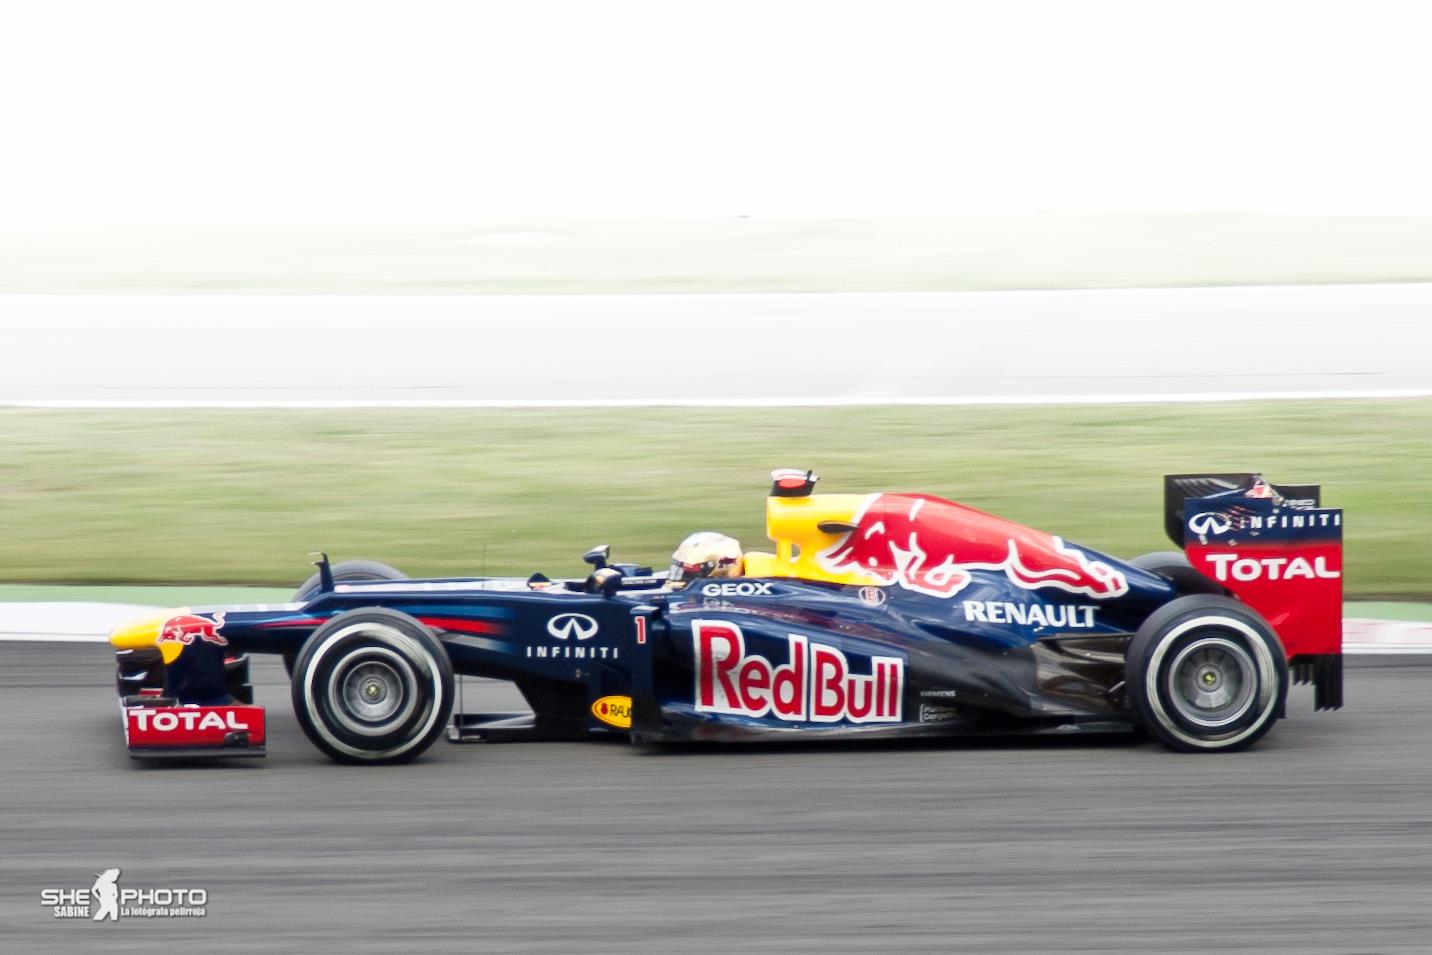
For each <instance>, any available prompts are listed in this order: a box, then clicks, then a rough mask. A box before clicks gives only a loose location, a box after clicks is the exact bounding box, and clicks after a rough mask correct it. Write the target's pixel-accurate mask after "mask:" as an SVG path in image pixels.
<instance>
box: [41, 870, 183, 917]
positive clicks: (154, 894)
mask: <svg viewBox="0 0 1432 955" xmlns="http://www.w3.org/2000/svg"><path fill="white" fill-rule="evenodd" d="M119 875H120V870H119V869H117V868H116V869H105V870H104V871H103V872H100V873H98V874H97V875H96V876H95V880H94V885H93V886H91V887H90V888H88V889H41V890H40V904H41V905H43V906H46V907H47V908H49V909H50V910H51V911H52V912H53V914H54V916H55V918H57V919H89V920H90V921H92V922H106V921H107V922H118V921H119V919H120V916H126V917H137V918H202V917H203V916H205V915H207V914H208V909H207V906H208V904H209V892H208V890H207V889H193V888H160V889H121V888H120V887H119Z"/></svg>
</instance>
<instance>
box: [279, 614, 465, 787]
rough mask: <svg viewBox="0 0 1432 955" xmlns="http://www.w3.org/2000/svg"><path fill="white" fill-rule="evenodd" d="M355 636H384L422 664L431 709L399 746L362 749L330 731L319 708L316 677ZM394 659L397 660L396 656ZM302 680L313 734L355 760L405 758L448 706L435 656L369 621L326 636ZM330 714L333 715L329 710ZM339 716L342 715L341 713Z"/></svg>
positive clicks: (408, 638)
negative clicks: (334, 652)
mask: <svg viewBox="0 0 1432 955" xmlns="http://www.w3.org/2000/svg"><path fill="white" fill-rule="evenodd" d="M355 633H371V634H381V635H382V637H383V638H384V639H385V640H387V641H389V642H390V643H391V644H393V645H394V646H398V647H402V648H403V649H404V650H405V652H406V653H407V654H409V655H410V657H411V658H412V659H415V660H420V661H422V662H421V664H420V666H421V669H422V682H424V683H426V684H427V685H428V688H429V690H430V692H431V694H432V697H431V699H430V700H429V702H428V705H427V706H426V707H425V708H424V710H423V713H424V714H425V715H424V717H423V723H422V725H421V726H420V727H418V728H417V730H416V731H415V732H413V733H411V734H407V735H405V736H404V738H403V739H402V740H401V741H400V742H398V743H396V744H395V745H393V746H391V747H389V748H387V749H383V750H371V749H363V748H360V747H358V746H355V745H353V744H352V743H350V742H346V741H344V740H342V739H340V738H339V737H337V736H335V735H334V733H333V727H331V726H330V725H329V724H328V722H327V720H326V714H325V712H324V711H323V709H321V708H320V704H319V695H320V690H321V689H322V688H321V687H319V686H316V685H315V682H316V681H315V680H314V675H315V674H316V673H317V672H318V669H319V667H320V666H321V661H322V660H323V659H324V658H325V657H327V656H328V655H329V654H330V653H332V652H333V651H334V650H335V648H337V647H338V646H339V645H340V644H341V643H342V642H343V641H344V640H345V639H346V638H348V637H350V636H352V635H353V634H355ZM394 656H396V654H395V655H394ZM301 676H302V680H301V681H300V683H299V685H298V693H299V695H300V697H301V699H302V701H303V703H302V705H303V708H304V710H305V711H306V712H307V713H309V714H311V723H310V725H311V727H312V729H313V731H314V732H315V733H316V734H317V735H318V736H320V737H322V740H323V744H326V745H327V746H330V747H332V748H333V749H334V750H336V751H337V752H339V753H342V754H343V755H345V756H351V757H353V758H355V759H362V760H379V759H391V758H395V757H398V756H401V755H403V754H404V753H406V752H408V751H409V750H411V749H413V748H414V747H415V746H417V745H418V744H419V743H421V742H423V741H424V740H425V739H426V738H427V735H428V733H429V732H431V731H432V729H433V726H434V725H435V724H436V723H437V721H438V717H439V716H440V715H441V714H443V713H444V712H446V709H447V706H448V702H447V695H448V694H447V687H446V686H445V685H444V682H443V675H442V671H441V670H440V669H439V668H438V666H437V661H435V660H434V659H433V658H432V654H431V653H429V652H428V651H427V649H426V648H425V647H424V646H423V645H422V644H421V643H419V642H418V641H417V640H415V639H413V637H411V636H409V635H408V634H406V633H404V632H402V631H401V630H399V629H397V628H396V627H393V626H390V625H388V624H384V623H378V622H376V621H371V620H368V621H363V622H361V623H354V624H352V625H350V626H347V627H341V628H339V629H337V630H335V631H334V632H333V633H330V634H328V635H326V636H325V637H324V638H323V640H322V642H321V643H320V644H319V645H318V646H317V647H316V648H315V649H314V651H313V655H312V656H311V657H309V659H308V662H307V664H306V665H305V667H304V669H303V673H302V674H301ZM329 685H330V686H331V685H332V684H331V683H330V684H329ZM419 685H420V684H414V687H415V688H416V687H417V686H419ZM335 695H336V694H335ZM414 695H415V696H416V695H417V694H416V693H415V694H414ZM329 701H330V702H331V701H332V697H331V696H330V697H329ZM408 705H409V707H412V706H413V703H412V702H411V700H410V702H409V704H408ZM328 712H332V711H331V710H329V711H328ZM339 712H340V713H341V711H339Z"/></svg>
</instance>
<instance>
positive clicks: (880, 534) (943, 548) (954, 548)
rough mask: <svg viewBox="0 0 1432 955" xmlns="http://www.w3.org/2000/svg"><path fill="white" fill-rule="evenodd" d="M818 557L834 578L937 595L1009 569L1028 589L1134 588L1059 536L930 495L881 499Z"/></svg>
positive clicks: (1114, 591) (1096, 592) (1116, 592)
mask: <svg viewBox="0 0 1432 955" xmlns="http://www.w3.org/2000/svg"><path fill="white" fill-rule="evenodd" d="M817 559H818V560H819V561H820V563H821V566H823V567H824V568H825V569H826V570H828V571H830V572H831V573H837V574H840V573H850V572H858V573H859V574H861V575H862V576H864V577H866V578H868V579H869V580H871V581H872V582H875V583H878V584H880V585H882V586H889V585H891V584H899V585H900V586H901V587H904V588H905V589H906V590H913V591H916V592H918V593H922V594H928V595H929V596H932V597H952V596H954V595H955V594H957V593H959V592H960V591H961V590H963V589H964V588H965V587H966V586H968V584H969V582H970V580H971V579H972V578H971V576H970V571H973V570H1002V571H1004V573H1005V576H1007V577H1008V578H1009V579H1010V580H1011V581H1013V582H1014V583H1015V584H1016V585H1017V586H1020V587H1023V588H1025V589H1027V590H1034V589H1037V588H1041V587H1052V588H1055V589H1057V590H1063V591H1065V592H1067V593H1071V594H1085V595H1087V596H1090V597H1103V598H1108V597H1118V596H1121V595H1123V594H1125V593H1127V592H1128V590H1129V582H1128V580H1127V578H1125V576H1124V575H1123V574H1122V573H1120V572H1119V571H1118V570H1116V569H1114V568H1113V567H1111V566H1110V565H1109V564H1107V563H1105V562H1103V561H1101V560H1094V559H1092V558H1090V557H1089V556H1087V555H1086V554H1084V553H1083V552H1082V551H1080V550H1078V549H1077V548H1074V547H1070V546H1069V545H1068V544H1065V543H1064V541H1063V539H1061V538H1059V537H1054V536H1052V535H1050V534H1045V533H1043V532H1042V531H1036V530H1033V529H1032V528H1028V527H1022V526H1020V525H1018V524H1014V523H1012V522H1010V521H1006V520H1003V519H1002V518H998V517H995V516H993V515H991V514H985V513H984V512H982V511H977V510H975V509H974V508H969V507H965V506H963V505H960V504H955V503H954V502H952V501H945V500H941V499H940V498H937V497H928V496H926V495H923V494H876V495H873V496H872V497H871V498H870V499H869V500H868V501H867V502H866V504H865V506H864V507H862V508H861V510H860V513H859V514H857V515H856V519H855V524H854V526H853V527H852V528H851V530H849V531H848V532H847V533H846V534H845V536H843V537H842V538H841V539H840V540H839V541H838V542H837V543H836V544H835V545H834V546H832V547H830V548H828V549H827V550H825V551H822V552H821V553H820V554H819V555H817Z"/></svg>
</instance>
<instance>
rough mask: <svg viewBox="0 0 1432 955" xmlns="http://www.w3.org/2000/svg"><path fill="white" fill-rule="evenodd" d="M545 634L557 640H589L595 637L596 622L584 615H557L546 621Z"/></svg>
mask: <svg viewBox="0 0 1432 955" xmlns="http://www.w3.org/2000/svg"><path fill="white" fill-rule="evenodd" d="M547 632H548V633H550V634H551V635H552V636H554V637H556V638H557V639H558V640H566V639H568V638H570V637H572V636H576V638H577V639H578V640H590V639H591V638H592V637H595V636H596V635H597V622H596V621H595V620H593V619H592V618H591V617H589V616H587V615H586V614H584V613H564V614H558V615H557V616H555V617H553V618H552V619H551V620H548V621H547Z"/></svg>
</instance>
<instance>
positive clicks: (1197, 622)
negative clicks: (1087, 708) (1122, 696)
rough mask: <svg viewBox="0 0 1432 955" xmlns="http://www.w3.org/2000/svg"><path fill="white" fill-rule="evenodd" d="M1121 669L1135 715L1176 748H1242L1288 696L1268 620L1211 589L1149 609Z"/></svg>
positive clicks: (1268, 723)
mask: <svg viewBox="0 0 1432 955" xmlns="http://www.w3.org/2000/svg"><path fill="white" fill-rule="evenodd" d="M1124 674H1125V686H1126V688H1127V694H1128V699H1129V705H1130V708H1131V709H1132V711H1133V715H1134V719H1135V721H1136V722H1137V723H1138V725H1139V726H1140V727H1141V728H1142V729H1144V730H1145V731H1146V732H1147V733H1148V734H1149V735H1150V736H1152V737H1153V738H1154V739H1156V740H1158V741H1159V742H1161V743H1163V744H1164V745H1165V746H1167V747H1169V748H1170V749H1174V750H1178V751H1181V752H1202V753H1211V752H1229V751H1233V750H1239V749H1246V748H1247V747H1249V746H1251V745H1253V744H1254V743H1255V742H1257V741H1258V740H1259V739H1261V738H1262V737H1263V735H1264V734H1266V733H1267V732H1268V731H1269V730H1270V729H1272V728H1273V724H1274V723H1275V722H1277V720H1278V718H1279V717H1280V716H1281V715H1282V713H1283V708H1284V705H1285V703H1286V701H1287V696H1288V664H1287V660H1286V659H1285V656H1284V652H1283V646H1282V643H1281V642H1280V641H1279V640H1278V637H1277V634H1276V633H1275V632H1274V631H1273V628H1272V627H1270V626H1269V625H1268V622H1267V621H1266V620H1264V619H1263V617H1262V616H1261V615H1260V614H1259V613H1258V612H1257V611H1255V610H1254V609H1253V608H1251V607H1249V606H1247V605H1246V604H1243V603H1241V602H1239V601H1238V600H1235V599H1234V598H1232V597H1224V596H1221V595H1216V594H1193V595H1189V596H1185V597H1178V598H1176V599H1174V600H1172V601H1170V602H1169V603H1167V604H1165V605H1164V606H1163V607H1160V608H1159V609H1158V610H1156V611H1154V612H1153V613H1152V614H1150V615H1149V617H1148V619H1146V620H1145V621H1144V623H1143V625H1142V626H1140V627H1139V629H1138V632H1137V633H1136V634H1135V635H1134V639H1133V640H1132V641H1131V642H1130V644H1129V650H1128V655H1127V657H1126V658H1125V662H1124Z"/></svg>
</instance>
